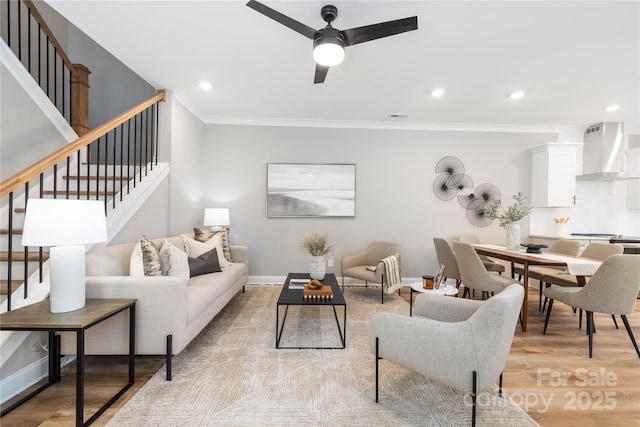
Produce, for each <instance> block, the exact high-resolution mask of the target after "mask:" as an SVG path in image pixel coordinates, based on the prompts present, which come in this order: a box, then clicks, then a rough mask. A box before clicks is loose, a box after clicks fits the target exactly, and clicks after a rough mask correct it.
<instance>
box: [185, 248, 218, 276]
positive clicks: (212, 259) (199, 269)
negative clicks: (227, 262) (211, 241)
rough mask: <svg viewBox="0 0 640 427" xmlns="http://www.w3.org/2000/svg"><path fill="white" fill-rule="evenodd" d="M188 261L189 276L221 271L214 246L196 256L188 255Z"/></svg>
mask: <svg viewBox="0 0 640 427" xmlns="http://www.w3.org/2000/svg"><path fill="white" fill-rule="evenodd" d="M188 261H189V274H190V277H193V276H200V275H201V274H208V273H218V272H220V271H222V269H221V268H220V263H219V262H218V251H217V249H215V248H214V249H212V250H210V251H209V252H206V253H203V254H202V255H200V256H199V257H197V258H191V257H189V258H188Z"/></svg>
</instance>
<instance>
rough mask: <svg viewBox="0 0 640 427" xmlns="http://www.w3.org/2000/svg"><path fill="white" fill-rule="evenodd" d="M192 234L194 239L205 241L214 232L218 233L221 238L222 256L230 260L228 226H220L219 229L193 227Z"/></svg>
mask: <svg viewBox="0 0 640 427" xmlns="http://www.w3.org/2000/svg"><path fill="white" fill-rule="evenodd" d="M193 234H194V236H195V239H196V240H197V241H198V242H206V241H207V240H209V239H211V238H212V237H213V236H215V235H216V234H219V235H220V238H221V239H222V252H223V253H224V258H225V259H226V260H227V261H229V262H231V247H230V245H229V227H222V229H221V230H215V231H214V230H202V229H200V228H197V227H196V228H194V229H193Z"/></svg>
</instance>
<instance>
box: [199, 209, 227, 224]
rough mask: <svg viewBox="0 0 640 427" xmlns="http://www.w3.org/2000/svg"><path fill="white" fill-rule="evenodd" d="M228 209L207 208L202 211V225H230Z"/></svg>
mask: <svg viewBox="0 0 640 427" xmlns="http://www.w3.org/2000/svg"><path fill="white" fill-rule="evenodd" d="M230 224H231V222H230V221H229V209H227V208H208V209H205V210H204V225H230Z"/></svg>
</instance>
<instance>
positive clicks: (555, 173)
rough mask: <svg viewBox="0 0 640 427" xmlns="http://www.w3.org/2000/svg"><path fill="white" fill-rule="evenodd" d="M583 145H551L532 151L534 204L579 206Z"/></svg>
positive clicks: (555, 143)
mask: <svg viewBox="0 0 640 427" xmlns="http://www.w3.org/2000/svg"><path fill="white" fill-rule="evenodd" d="M581 146H582V144H581V143H560V142H554V143H548V144H544V145H541V146H539V147H535V148H532V149H530V150H529V151H531V204H532V205H533V206H534V207H566V206H573V205H575V194H576V163H577V154H578V149H579V148H580V147H581Z"/></svg>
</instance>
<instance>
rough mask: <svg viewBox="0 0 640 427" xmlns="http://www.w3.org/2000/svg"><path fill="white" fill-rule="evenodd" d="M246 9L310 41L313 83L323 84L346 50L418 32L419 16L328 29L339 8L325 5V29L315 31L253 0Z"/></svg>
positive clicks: (323, 15)
mask: <svg viewBox="0 0 640 427" xmlns="http://www.w3.org/2000/svg"><path fill="white" fill-rule="evenodd" d="M247 6H249V7H250V8H252V9H254V10H256V11H258V12H260V13H262V14H263V15H265V16H267V17H269V18H271V19H273V20H274V21H277V22H279V23H281V24H282V25H284V26H286V27H289V28H291V29H292V30H293V31H296V32H298V33H300V34H302V35H303V36H305V37H307V38H309V39H311V40H313V59H314V60H315V61H316V74H315V78H314V80H313V82H314V83H324V79H325V77H326V76H327V72H328V71H329V67H331V66H332V65H337V64H339V63H340V62H342V59H343V58H344V48H345V47H347V46H351V45H354V44H358V43H364V42H368V41H371V40H375V39H380V38H382V37H388V36H393V35H395V34H400V33H404V32H407V31H412V30H417V29H418V17H417V16H412V17H410V18H404V19H396V20H395V21H387V22H381V23H379V24H372V25H365V26H364V27H357V28H351V29H348V30H338V29H336V28H333V27H332V26H331V22H333V20H335V19H336V17H337V16H338V8H337V7H335V6H332V5H327V6H323V7H322V10H321V11H320V16H322V19H323V20H324V21H326V22H327V26H326V27H325V28H321V29H319V30H316V29H314V28H311V27H309V26H307V25H305V24H303V23H301V22H298V21H296V20H295V19H292V18H290V17H288V16H286V15H283V14H282V13H280V12H278V11H276V10H273V9H271V8H270V7H268V6H265V5H264V4H262V3H260V2H257V1H255V0H251V1H249V2H248V3H247Z"/></svg>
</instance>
